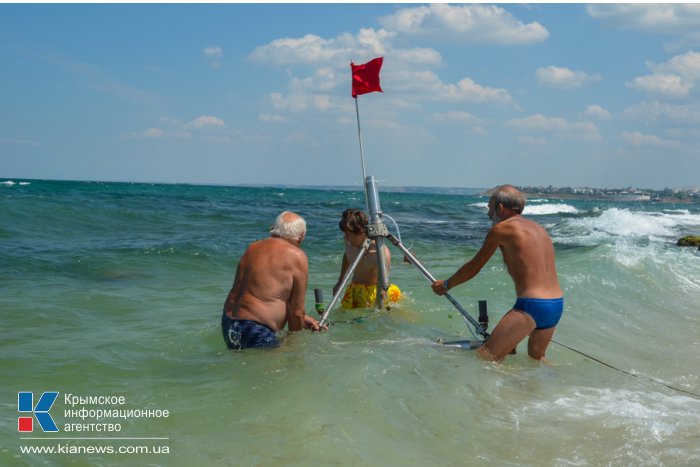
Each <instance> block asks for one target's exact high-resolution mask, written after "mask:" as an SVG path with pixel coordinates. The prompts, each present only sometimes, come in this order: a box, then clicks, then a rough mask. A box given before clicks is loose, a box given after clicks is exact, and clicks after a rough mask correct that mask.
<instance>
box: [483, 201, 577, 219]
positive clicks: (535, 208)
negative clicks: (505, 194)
mask: <svg viewBox="0 0 700 467" xmlns="http://www.w3.org/2000/svg"><path fill="white" fill-rule="evenodd" d="M530 201H545V200H530ZM469 206H474V207H477V208H483V209H485V210H488V208H489V205H488V203H472V204H470V205H469ZM578 212H579V210H578V209H576V208H575V207H574V206H571V205H570V204H534V205H533V204H526V205H525V210H524V211H523V214H525V215H530V216H543V215H547V214H558V213H568V214H578Z"/></svg>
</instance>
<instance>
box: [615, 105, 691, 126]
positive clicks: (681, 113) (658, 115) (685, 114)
mask: <svg viewBox="0 0 700 467" xmlns="http://www.w3.org/2000/svg"><path fill="white" fill-rule="evenodd" d="M622 113H623V115H625V116H627V117H632V118H641V119H644V120H647V121H651V122H656V121H658V120H669V121H672V122H678V123H686V124H695V125H697V124H700V107H699V106H697V105H695V106H693V105H673V104H668V103H665V102H659V101H648V102H641V103H639V104H636V105H633V106H631V107H627V108H626V109H625V110H624V111H623V112H622Z"/></svg>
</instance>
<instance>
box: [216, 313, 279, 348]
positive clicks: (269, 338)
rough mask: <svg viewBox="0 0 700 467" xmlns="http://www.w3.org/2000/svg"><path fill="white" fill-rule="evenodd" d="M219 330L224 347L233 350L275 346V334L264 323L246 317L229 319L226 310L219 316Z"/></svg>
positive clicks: (277, 344)
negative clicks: (224, 343)
mask: <svg viewBox="0 0 700 467" xmlns="http://www.w3.org/2000/svg"><path fill="white" fill-rule="evenodd" d="M221 330H222V331H223V333H224V341H225V342H226V347H228V348H229V349H233V350H242V349H249V348H253V347H277V346H279V345H280V343H279V340H277V334H276V333H275V331H273V330H272V329H270V328H268V327H267V326H265V325H264V324H260V323H258V322H256V321H250V320H247V319H231V318H229V317H228V316H226V312H224V313H223V315H222V316H221Z"/></svg>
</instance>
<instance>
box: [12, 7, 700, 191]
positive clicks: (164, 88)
mask: <svg viewBox="0 0 700 467" xmlns="http://www.w3.org/2000/svg"><path fill="white" fill-rule="evenodd" d="M698 31H700V5H694V4H686V5H663V4H662V5H649V4H622V5H612V4H594V5H584V4H529V5H523V4H517V5H516V4H476V5H466V4H455V5H447V4H433V5H430V4H344V5H339V4H303V5H294V4H275V5H273V4H254V5H252V4H249V5H246V4H210V5H183V4H152V5H141V4H122V5H86V4H71V5H57V4H43V5H28V4H15V5H12V4H0V63H2V66H0V102H1V104H0V177H2V178H5V179H13V178H48V179H68V180H108V181H138V182H141V181H146V182H172V183H180V182H185V183H214V184H242V183H252V184H292V185H359V184H360V182H361V178H362V172H361V168H360V157H359V144H358V138H357V125H356V117H355V107H354V101H353V99H352V98H351V96H350V68H349V64H350V61H354V62H355V63H363V62H366V61H368V60H370V59H372V58H375V57H378V56H383V57H384V66H383V68H382V73H381V83H382V88H383V90H384V92H383V93H371V94H366V95H362V96H360V97H359V109H360V119H361V124H362V136H363V143H364V148H365V158H366V167H367V173H368V174H372V175H374V176H375V177H376V178H377V179H378V180H379V181H380V186H381V185H382V184H383V185H419V186H464V187H490V186H494V185H497V184H502V183H513V184H516V185H554V186H596V187H627V186H637V187H647V188H664V187H684V186H685V187H687V186H697V185H698V184H700V182H699V178H698V173H700V170H699V167H700V144H699V143H700V99H699V97H700V90H699V89H698V88H697V87H696V86H695V85H696V84H697V81H700V52H697V51H696V50H700V32H698Z"/></svg>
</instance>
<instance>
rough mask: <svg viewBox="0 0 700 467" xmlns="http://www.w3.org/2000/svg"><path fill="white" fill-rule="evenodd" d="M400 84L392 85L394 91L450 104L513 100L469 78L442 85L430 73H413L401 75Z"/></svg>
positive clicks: (436, 77) (501, 102)
mask: <svg viewBox="0 0 700 467" xmlns="http://www.w3.org/2000/svg"><path fill="white" fill-rule="evenodd" d="M399 78H400V80H401V81H400V82H396V83H394V84H395V85H396V87H395V90H398V91H405V92H411V93H412V94H413V95H414V96H422V97H432V98H434V99H437V100H448V101H451V102H460V101H468V102H494V103H500V104H508V103H512V102H513V98H512V97H511V96H510V94H509V93H508V91H506V90H505V89H500V88H490V87H488V86H482V85H480V84H478V83H475V82H474V81H473V80H472V79H470V78H463V79H462V80H460V81H458V82H457V83H454V84H451V83H443V82H442V80H441V79H440V77H438V76H437V75H436V74H435V73H433V72H432V71H414V72H404V73H401V76H400V77H397V79H399Z"/></svg>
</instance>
